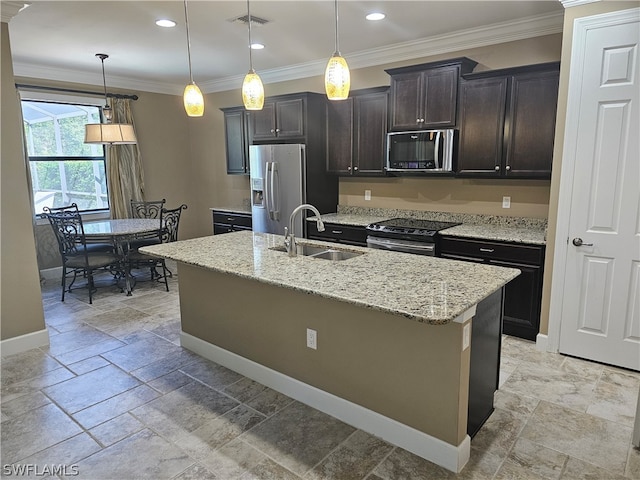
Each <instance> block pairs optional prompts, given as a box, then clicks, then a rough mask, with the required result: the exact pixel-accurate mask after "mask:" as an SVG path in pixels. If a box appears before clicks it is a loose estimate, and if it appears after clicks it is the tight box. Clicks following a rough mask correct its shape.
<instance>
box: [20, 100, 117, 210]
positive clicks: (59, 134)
mask: <svg viewBox="0 0 640 480" xmlns="http://www.w3.org/2000/svg"><path fill="white" fill-rule="evenodd" d="M22 116H23V121H24V132H25V138H26V143H27V154H28V156H29V167H30V170H31V188H32V190H33V198H34V205H35V214H36V215H37V214H40V213H42V212H43V210H42V209H43V208H44V207H61V206H64V205H70V204H71V203H77V204H78V208H79V209H80V210H81V211H90V210H105V209H108V208H109V197H108V195H107V176H106V161H105V151H104V147H103V146H102V145H89V144H85V143H84V125H85V124H86V123H99V122H100V107H98V106H95V105H79V104H70V103H54V102H46V101H34V100H22Z"/></svg>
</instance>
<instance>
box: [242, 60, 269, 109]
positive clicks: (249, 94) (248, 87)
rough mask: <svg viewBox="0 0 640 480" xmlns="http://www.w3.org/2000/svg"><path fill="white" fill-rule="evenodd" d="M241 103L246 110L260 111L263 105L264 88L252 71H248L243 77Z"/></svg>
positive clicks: (258, 77)
mask: <svg viewBox="0 0 640 480" xmlns="http://www.w3.org/2000/svg"><path fill="white" fill-rule="evenodd" d="M242 103H243V104H244V108H246V109H247V110H262V107H263V105H264V86H263V85H262V80H260V76H259V75H258V74H257V73H256V72H255V71H254V70H249V73H247V75H246V76H245V77H244V82H243V83H242Z"/></svg>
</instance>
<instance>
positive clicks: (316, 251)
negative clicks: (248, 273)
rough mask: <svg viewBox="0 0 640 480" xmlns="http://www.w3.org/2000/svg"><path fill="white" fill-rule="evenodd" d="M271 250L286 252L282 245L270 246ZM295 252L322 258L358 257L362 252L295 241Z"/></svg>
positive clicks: (346, 258) (336, 259)
mask: <svg viewBox="0 0 640 480" xmlns="http://www.w3.org/2000/svg"><path fill="white" fill-rule="evenodd" d="M271 250H275V251H277V252H286V251H287V249H286V248H285V247H284V246H278V247H272V248H271ZM296 253H297V254H298V255H301V256H304V257H311V258H321V259H324V260H333V261H339V260H348V259H350V258H353V257H358V256H360V255H362V254H363V253H364V252H354V251H353V250H341V249H337V248H333V247H327V246H323V245H310V244H308V243H297V244H296Z"/></svg>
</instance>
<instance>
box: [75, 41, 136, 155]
mask: <svg viewBox="0 0 640 480" xmlns="http://www.w3.org/2000/svg"><path fill="white" fill-rule="evenodd" d="M96 57H98V58H99V59H100V60H101V61H102V84H103V85H104V107H102V115H103V116H104V118H105V120H106V121H107V123H87V124H86V125H85V126H84V143H97V144H102V145H104V144H109V145H128V144H133V143H137V139H136V133H135V131H134V130H133V125H129V124H127V123H111V120H112V119H113V110H112V109H111V107H110V106H109V103H108V101H107V81H106V79H105V76H104V61H105V60H106V59H107V58H109V55H107V54H106V53H96Z"/></svg>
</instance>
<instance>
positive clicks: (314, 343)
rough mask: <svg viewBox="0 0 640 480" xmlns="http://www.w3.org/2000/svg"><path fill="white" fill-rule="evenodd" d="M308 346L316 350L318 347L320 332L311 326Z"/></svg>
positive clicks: (308, 332) (308, 330)
mask: <svg viewBox="0 0 640 480" xmlns="http://www.w3.org/2000/svg"><path fill="white" fill-rule="evenodd" d="M307 347H309V348H312V349H314V350H317V349H318V332H316V331H315V330H312V329H311V328H307Z"/></svg>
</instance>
